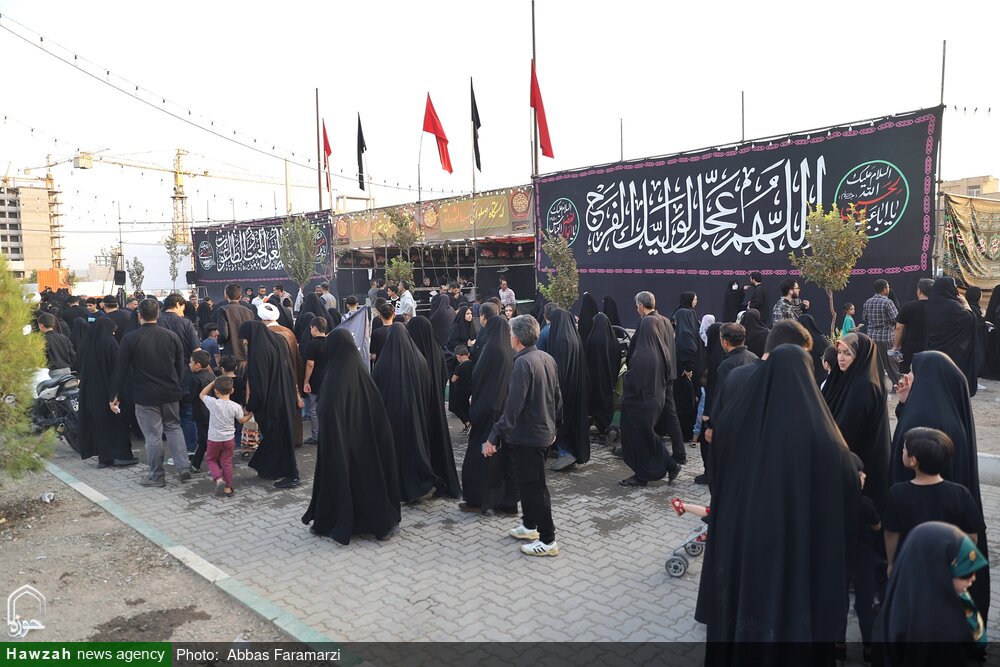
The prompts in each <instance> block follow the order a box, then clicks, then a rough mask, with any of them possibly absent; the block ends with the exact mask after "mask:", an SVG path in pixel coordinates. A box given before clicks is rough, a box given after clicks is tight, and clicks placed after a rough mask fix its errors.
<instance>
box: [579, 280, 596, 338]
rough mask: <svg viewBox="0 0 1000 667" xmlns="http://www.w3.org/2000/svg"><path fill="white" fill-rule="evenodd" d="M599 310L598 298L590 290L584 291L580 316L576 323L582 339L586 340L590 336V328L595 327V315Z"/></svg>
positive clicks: (581, 298)
mask: <svg viewBox="0 0 1000 667" xmlns="http://www.w3.org/2000/svg"><path fill="white" fill-rule="evenodd" d="M599 312H600V311H599V310H598V308H597V299H595V298H594V295H593V294H591V293H590V292H584V293H583V296H582V297H580V318H579V320H577V323H576V329H577V331H579V332H580V340H581V341H585V340H587V338H589V337H590V330H591V329H593V328H594V315H596V314H597V313H599Z"/></svg>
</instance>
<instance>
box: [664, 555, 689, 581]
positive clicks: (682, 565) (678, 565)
mask: <svg viewBox="0 0 1000 667" xmlns="http://www.w3.org/2000/svg"><path fill="white" fill-rule="evenodd" d="M687 569H688V561H687V558H685V557H684V556H671V557H670V558H668V559H667V574H669V575H670V576H671V577H683V576H684V573H685V572H687Z"/></svg>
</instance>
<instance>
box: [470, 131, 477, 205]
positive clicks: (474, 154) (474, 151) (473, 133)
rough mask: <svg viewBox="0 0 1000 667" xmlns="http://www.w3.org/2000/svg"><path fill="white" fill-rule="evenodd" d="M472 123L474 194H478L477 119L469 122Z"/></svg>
mask: <svg viewBox="0 0 1000 667" xmlns="http://www.w3.org/2000/svg"><path fill="white" fill-rule="evenodd" d="M469 124H470V125H472V196H473V197H475V196H476V121H471V122H470V123H469Z"/></svg>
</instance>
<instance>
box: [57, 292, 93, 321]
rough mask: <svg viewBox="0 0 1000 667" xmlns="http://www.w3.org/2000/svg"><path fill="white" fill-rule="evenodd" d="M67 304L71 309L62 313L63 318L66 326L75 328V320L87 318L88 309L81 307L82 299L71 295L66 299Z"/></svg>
mask: <svg viewBox="0 0 1000 667" xmlns="http://www.w3.org/2000/svg"><path fill="white" fill-rule="evenodd" d="M66 303H67V304H68V305H69V308H67V309H66V311H65V312H63V313H62V318H63V319H64V320H66V324H68V325H70V326H73V320H76V319H79V318H81V317H83V318H86V317H87V309H86V308H85V307H84V306H82V305H80V297H78V296H74V295H72V294H70V295H69V297H68V298H67V299H66Z"/></svg>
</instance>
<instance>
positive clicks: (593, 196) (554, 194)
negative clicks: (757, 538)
mask: <svg viewBox="0 0 1000 667" xmlns="http://www.w3.org/2000/svg"><path fill="white" fill-rule="evenodd" d="M940 131H941V109H940V107H939V108H934V109H926V110H921V111H914V112H911V113H904V114H897V115H894V116H889V117H885V118H879V119H874V120H866V121H861V122H857V123H852V124H849V125H843V126H839V127H831V128H824V129H821V130H813V131H811V132H808V133H799V134H795V135H789V136H785V137H779V138H771V139H764V140H759V141H753V142H748V143H745V144H740V145H737V146H731V147H727V148H716V149H707V150H702V151H697V152H693V153H684V154H678V155H673V156H666V157H660V158H648V159H643V160H637V161H632V162H623V163H618V164H610V165H605V166H600V167H589V168H586V169H579V170H574V171H568V172H561V173H557V174H552V175H548V176H543V177H540V178H538V179H536V180H535V204H536V220H538V234H539V236H541V233H542V231H543V230H544V231H549V232H551V233H555V234H561V235H562V236H564V237H565V238H566V239H567V240H568V241H569V242H570V244H571V247H572V249H573V253H574V256H575V257H576V260H577V263H578V265H579V268H580V289H581V291H590V292H591V293H593V294H594V295H595V296H596V297H597V298H598V301H600V299H601V298H602V297H603V296H612V297H614V298H615V300H616V301H617V302H618V306H619V310H620V311H621V313H622V315H623V316H624V317H625V319H626V320H627V321H632V322H633V323H634V321H635V316H634V315H633V313H634V307H633V305H632V303H633V302H632V299H633V297H634V296H635V294H636V292H638V291H640V290H644V289H648V290H650V291H652V292H653V293H654V294H656V295H657V297H658V304H657V305H658V306H659V308H658V309H659V310H660V311H661V312H664V313H667V314H669V313H670V312H672V311H673V310H674V309H675V308H676V306H677V300H678V295H679V293H680V292H682V291H687V290H694V291H696V292H698V296H699V306H698V309H697V310H698V313H699V315H700V314H705V313H714V314H716V315H717V316H718V315H719V314H720V311H721V307H722V298H723V292H724V290H725V289H726V285H727V284H728V283H729V282H730V281H732V280H738V281H739V282H740V283H741V284H743V283H746V276H747V274H749V273H750V272H751V271H760V272H761V273H762V274H763V275H764V284H765V286H766V287H767V288H768V291H769V293H770V296H771V303H774V301H775V300H776V299H777V298H778V296H779V293H778V283H779V282H780V281H781V280H782V279H783V278H784V277H786V276H788V275H795V274H796V271H795V270H794V269H793V268H792V266H791V264H790V262H789V260H788V254H789V252H790V251H792V250H797V249H800V248H802V247H803V246H804V245H805V227H804V224H803V222H804V219H805V216H806V214H807V213H808V211H809V208H810V207H811V206H814V205H815V204H817V203H823V204H824V205H825V206H826V207H828V208H829V206H830V205H831V204H836V205H837V206H838V207H840V208H843V207H846V206H847V205H848V204H852V203H853V204H855V205H856V206H859V207H864V208H866V210H867V212H868V221H869V229H868V231H869V236H870V241H869V244H868V247H867V249H866V250H865V253H864V256H863V257H862V258H861V261H860V262H859V263H858V265H857V267H856V268H855V269H854V272H853V273H854V276H855V278H853V279H852V280H851V283H850V285H849V286H848V289H847V290H845V293H844V294H839V295H836V298H837V304H838V310H839V305H840V303H842V300H854V301H855V303H856V304H857V306H858V311H859V312H860V310H861V308H860V302H862V301H863V300H864V299H866V298H867V297H868V296H870V295H871V287H872V282H873V281H874V280H875V279H877V278H879V277H884V278H886V279H887V280H889V282H890V285H891V286H892V287H893V288H894V289H895V291H896V292H897V293H898V296H899V298H900V300H902V301H907V300H910V299H912V298H913V295H912V294H911V293H912V292H913V291H914V290H915V285H916V280H917V279H918V278H919V277H921V276H923V275H926V274H927V273H928V272H929V271H930V265H929V261H930V259H929V255H928V253H929V252H930V249H931V237H932V220H933V216H934V184H933V181H934V175H935V167H936V165H935V160H936V155H937V142H938V139H939V137H940ZM540 247H541V246H540V244H539V248H540ZM548 267H550V264H549V262H548V258H547V257H545V256H544V253H542V252H539V259H538V265H537V269H538V271H539V272H540V274H541V273H544V272H545V271H546V270H547V268H548ZM539 279H540V280H541V275H540V276H539ZM802 287H803V297H804V298H808V299H810V300H811V301H812V307H811V312H812V313H813V314H814V316H816V317H817V320H819V321H821V322H826V323H828V322H829V318H830V316H829V312H828V311H829V309H828V308H827V306H826V297H825V295H824V294H823V293H822V292H820V291H819V290H818V289H817V288H816V287H815V286H814V285H809V284H802ZM765 316H766V317H769V316H770V314H769V313H768V314H765Z"/></svg>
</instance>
